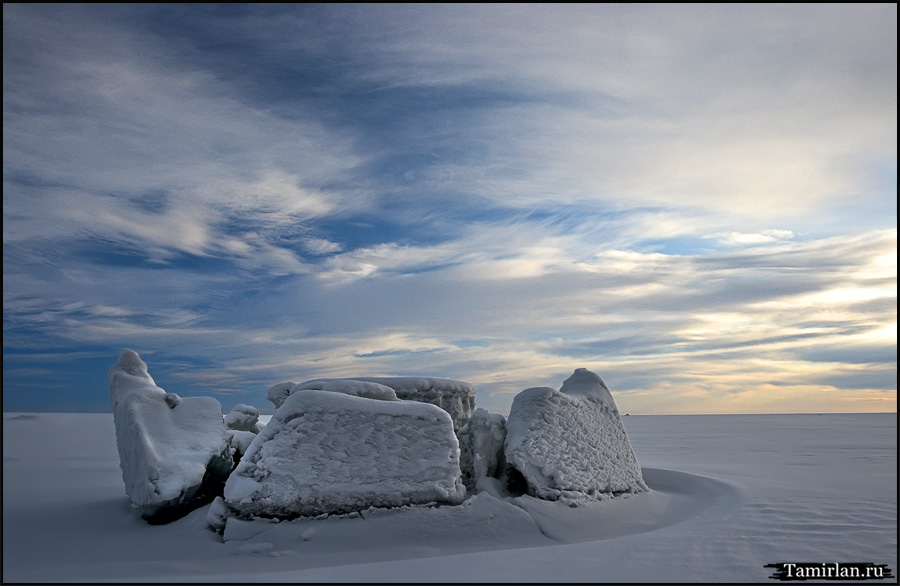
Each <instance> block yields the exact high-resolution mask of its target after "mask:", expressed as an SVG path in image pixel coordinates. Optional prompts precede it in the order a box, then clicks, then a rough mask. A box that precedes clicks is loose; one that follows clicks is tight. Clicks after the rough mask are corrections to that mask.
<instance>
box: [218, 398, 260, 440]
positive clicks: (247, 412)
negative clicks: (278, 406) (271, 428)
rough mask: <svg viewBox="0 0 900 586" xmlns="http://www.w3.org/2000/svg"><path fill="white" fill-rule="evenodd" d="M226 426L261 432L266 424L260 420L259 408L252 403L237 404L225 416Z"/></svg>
mask: <svg viewBox="0 0 900 586" xmlns="http://www.w3.org/2000/svg"><path fill="white" fill-rule="evenodd" d="M225 427H227V428H228V429H234V430H237V431H250V432H253V433H259V432H260V431H261V430H262V428H263V427H265V424H263V423H260V422H259V409H257V408H256V407H253V406H251V405H244V404H240V405H235V406H234V409H232V410H231V412H230V413H229V414H228V415H226V416H225Z"/></svg>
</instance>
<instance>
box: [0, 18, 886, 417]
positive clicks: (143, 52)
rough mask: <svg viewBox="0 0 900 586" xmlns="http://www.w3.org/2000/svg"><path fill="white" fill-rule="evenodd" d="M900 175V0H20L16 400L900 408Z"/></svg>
mask: <svg viewBox="0 0 900 586" xmlns="http://www.w3.org/2000/svg"><path fill="white" fill-rule="evenodd" d="M896 195H897V6H896V4H878V5H595V4H578V5H507V4H503V5H490V4H477V5H468V4H467V5H452V4H450V5H383V4H378V5H344V4H342V5H333V4H324V5H316V4H311V5H307V4H304V5H272V4H269V5H265V4H262V5H235V4H228V5H215V4H202V5H160V4H154V5H127V4H114V5H47V4H40V5H23V4H8V3H4V4H3V410H4V411H7V412H11V411H109V410H110V399H109V386H108V380H107V372H108V370H109V368H110V367H111V366H112V365H113V364H114V363H115V362H116V360H117V358H118V355H119V353H120V352H121V351H122V350H123V349H124V348H131V349H133V350H135V351H136V352H138V353H139V354H140V355H141V357H142V358H143V359H144V361H145V362H147V364H148V366H149V370H150V374H151V375H152V376H153V377H154V379H155V380H156V382H157V384H158V385H159V386H161V387H163V388H164V389H166V391H168V392H173V393H177V394H179V395H182V396H212V397H215V398H216V399H218V400H219V401H220V402H221V403H222V406H223V409H224V410H225V411H226V412H227V411H229V410H230V409H231V408H232V407H233V406H234V405H236V404H238V403H247V404H250V405H254V406H256V407H258V408H260V409H261V411H262V412H271V407H272V406H271V405H269V404H268V402H267V401H266V399H265V393H266V390H267V389H268V388H269V387H270V386H272V385H274V384H276V383H280V382H285V381H293V382H301V381H305V380H308V379H312V378H319V377H342V376H343V377H348V376H378V375H396V376H433V377H444V378H451V379H457V380H463V381H468V382H470V383H472V384H473V385H475V387H476V389H477V406H479V407H483V408H485V409H488V410H489V411H493V412H499V413H508V411H509V406H510V404H511V402H512V399H513V397H514V396H515V395H516V393H518V392H519V391H521V390H523V389H525V388H528V387H534V386H550V387H554V388H558V387H559V386H560V385H561V383H562V381H563V380H564V379H565V378H567V377H568V376H569V375H571V373H572V372H573V371H574V370H575V369H576V368H579V367H585V368H588V369H590V370H592V371H594V372H596V373H597V374H599V375H600V376H601V377H602V378H603V379H604V380H605V382H606V384H607V385H608V386H609V388H610V389H611V390H612V392H613V396H614V397H615V400H616V402H617V405H618V407H619V410H620V412H622V413H626V412H628V413H633V414H670V413H779V412H788V413H790V412H873V411H896V409H897V262H896V261H897V204H896Z"/></svg>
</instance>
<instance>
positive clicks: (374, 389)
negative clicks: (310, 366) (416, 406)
mask: <svg viewBox="0 0 900 586" xmlns="http://www.w3.org/2000/svg"><path fill="white" fill-rule="evenodd" d="M298 386H299V388H298V389H297V390H301V391H305V390H318V391H329V392H332V393H344V394H345V395H353V396H355V397H365V398H367V399H378V400H381V401H398V400H399V399H398V398H397V393H396V392H395V391H394V389H392V388H391V387H386V386H384V385H382V384H379V383H373V382H370V381H363V380H353V379H335V380H328V381H326V380H324V379H319V380H316V381H310V382H308V383H301V384H300V385H298Z"/></svg>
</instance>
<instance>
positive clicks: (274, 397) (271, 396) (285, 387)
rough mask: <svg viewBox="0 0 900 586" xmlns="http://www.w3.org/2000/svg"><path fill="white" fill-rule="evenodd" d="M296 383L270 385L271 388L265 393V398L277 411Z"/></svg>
mask: <svg viewBox="0 0 900 586" xmlns="http://www.w3.org/2000/svg"><path fill="white" fill-rule="evenodd" d="M295 384H296V383H292V382H285V383H278V384H277V385H272V387H271V388H270V389H269V390H268V391H267V392H266V398H267V399H268V400H269V401H270V402H271V403H272V404H273V405H275V408H276V409H278V408H279V407H281V404H282V403H284V400H285V399H287V398H288V395H290V394H291V388H292V387H293V386H294V385H295Z"/></svg>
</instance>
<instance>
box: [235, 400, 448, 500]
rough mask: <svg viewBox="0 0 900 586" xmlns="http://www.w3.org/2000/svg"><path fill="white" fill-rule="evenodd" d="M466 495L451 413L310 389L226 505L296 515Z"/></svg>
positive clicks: (264, 436) (266, 437) (256, 447)
mask: <svg viewBox="0 0 900 586" xmlns="http://www.w3.org/2000/svg"><path fill="white" fill-rule="evenodd" d="M464 497H465V487H464V485H463V483H462V479H461V477H460V469H459V443H458V441H457V439H456V435H455V434H454V432H453V423H452V421H451V420H450V416H449V415H448V414H447V413H446V412H445V411H443V410H442V409H440V408H438V407H436V406H434V405H429V404H425V403H416V402H412V401H392V400H378V399H369V398H365V397H358V396H353V395H349V394H346V393H341V392H329V391H323V390H304V391H303V392H295V393H293V394H291V395H290V396H289V397H288V398H287V399H286V400H285V401H284V403H282V405H281V406H280V407H279V408H278V410H277V411H276V412H275V415H273V416H272V419H271V420H270V421H269V424H268V425H267V426H266V427H265V429H263V430H262V431H261V432H260V433H259V435H258V436H257V437H256V439H255V440H253V443H252V444H251V445H250V447H249V448H248V450H247V452H246V453H245V454H244V457H243V459H242V460H241V462H240V464H239V465H238V467H237V468H236V469H235V470H234V472H233V473H232V474H231V476H230V477H229V479H228V482H227V483H226V485H225V499H224V500H225V503H226V504H227V506H228V508H229V509H230V510H231V511H232V512H233V513H234V515H236V516H238V517H244V518H249V517H254V516H258V517H275V518H295V517H298V516H315V515H320V514H323V513H324V514H337V513H348V512H353V511H361V510H365V509H368V508H369V507H398V506H403V505H412V504H428V503H447V504H459V503H460V502H462V500H463V499H464Z"/></svg>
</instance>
